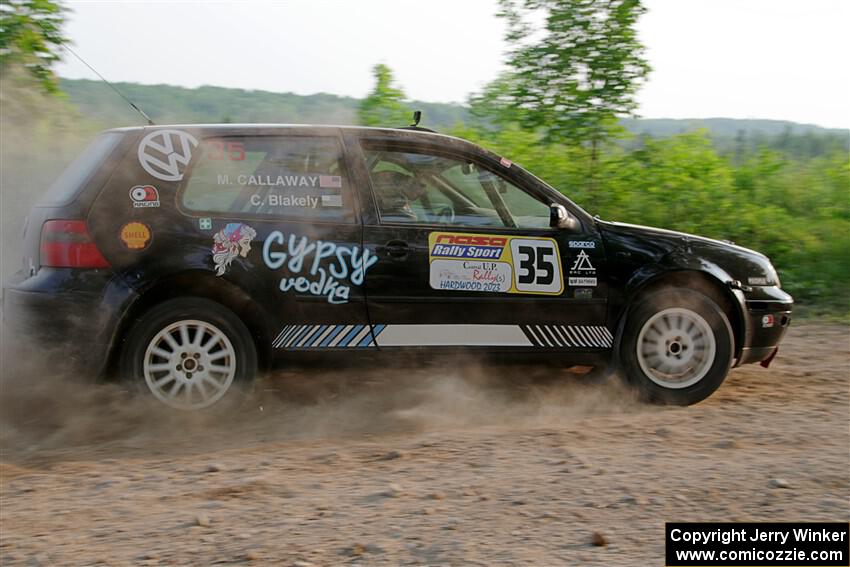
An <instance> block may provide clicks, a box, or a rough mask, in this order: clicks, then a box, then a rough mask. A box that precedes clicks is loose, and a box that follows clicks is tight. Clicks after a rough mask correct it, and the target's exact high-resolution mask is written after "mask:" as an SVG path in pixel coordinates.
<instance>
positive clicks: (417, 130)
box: [106, 123, 471, 143]
mask: <svg viewBox="0 0 850 567" xmlns="http://www.w3.org/2000/svg"><path fill="white" fill-rule="evenodd" d="M177 128H191V129H193V130H212V129H215V130H287V129H293V130H296V129H297V130H345V131H349V132H364V133H365V132H369V133H373V134H374V133H383V134H415V135H417V136H419V135H423V136H439V137H442V138H451V139H452V140H461V141H464V142H467V143H471V142H469V141H468V140H463V139H462V138H458V137H456V136H450V135H448V134H441V133H439V132H435V131H433V130H429V129H427V128H422V127H414V126H404V127H399V128H379V127H374V126H351V125H335V124H273V123H261V124H257V123H243V124H232V123H226V124H211V123H207V124H185V123H184V124H154V125H147V126H124V127H120V128H110V129H109V130H106V132H122V133H129V132H141V131H145V130H168V129H177Z"/></svg>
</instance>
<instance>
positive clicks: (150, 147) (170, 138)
mask: <svg viewBox="0 0 850 567" xmlns="http://www.w3.org/2000/svg"><path fill="white" fill-rule="evenodd" d="M197 145H198V140H196V139H195V138H194V136H192V135H191V134H189V133H188V132H183V131H181V130H156V131H154V132H151V133H150V134H148V135H147V136H145V137H144V138H142V141H141V142H139V163H140V164H141V165H142V168H144V170H145V171H147V172H148V173H150V174H151V175H153V176H154V177H156V178H157V179H162V180H163V181H180V180H181V179H183V172H184V171H185V170H186V166H187V165H189V160H191V159H192V150H193V149H194V148H195V146H197Z"/></svg>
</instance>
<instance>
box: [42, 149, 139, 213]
mask: <svg viewBox="0 0 850 567" xmlns="http://www.w3.org/2000/svg"><path fill="white" fill-rule="evenodd" d="M123 136H124V134H121V133H119V132H106V133H104V134H101V135H100V136H98V137H97V138H95V139H94V141H93V142H92V143H91V144H89V146H88V147H87V148H86V149H85V150H83V153H81V154H80V155H79V156H77V159H75V160H74V161H72V162H71V165H69V166H68V167H66V168H65V171H63V172H62V174H61V175H60V176H59V177H58V178H57V179H56V181H54V182H53V185H51V186H50V188H49V189H48V190H47V193H45V194H44V197H42V199H41V201H40V203H39V204H41V205H49V206H59V205H67V204H68V203H70V202H71V201H73V200H74V199H75V198H76V197H77V195H78V194H79V193H80V191H82V190H83V188H84V187H85V186H86V185H87V184H88V182H89V181H91V178H92V177H94V175H95V174H96V173H97V172H98V170H99V169H100V167H101V165H103V163H104V162H105V161H106V159H107V158H108V157H109V155H110V154H111V153H112V150H114V149H115V147H116V146H117V145H118V143H119V142H120V141H121V138H122V137H123Z"/></svg>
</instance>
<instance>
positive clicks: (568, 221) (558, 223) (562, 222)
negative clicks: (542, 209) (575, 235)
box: [549, 203, 578, 230]
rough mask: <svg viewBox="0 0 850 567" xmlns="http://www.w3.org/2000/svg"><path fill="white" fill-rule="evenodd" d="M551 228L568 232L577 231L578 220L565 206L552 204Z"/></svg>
mask: <svg viewBox="0 0 850 567" xmlns="http://www.w3.org/2000/svg"><path fill="white" fill-rule="evenodd" d="M549 226H550V227H552V228H562V229H566V230H577V229H578V219H577V218H575V217H574V216H573V215H571V214H570V212H569V211H568V210H567V208H566V207H564V205H560V204H558V203H552V204H551V205H549Z"/></svg>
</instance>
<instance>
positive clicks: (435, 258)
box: [428, 232, 564, 295]
mask: <svg viewBox="0 0 850 567" xmlns="http://www.w3.org/2000/svg"><path fill="white" fill-rule="evenodd" d="M428 259H429V262H430V276H429V279H430V284H431V287H432V288H433V289H438V290H454V291H481V292H497V293H498V292H501V293H535V294H547V295H559V294H560V293H561V292H562V291H563V289H564V277H563V272H562V270H561V255H560V253H559V251H558V243H557V242H555V240H553V239H551V238H530V237H525V236H498V235H492V234H465V233H456V232H432V233H431V234H429V235H428Z"/></svg>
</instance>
